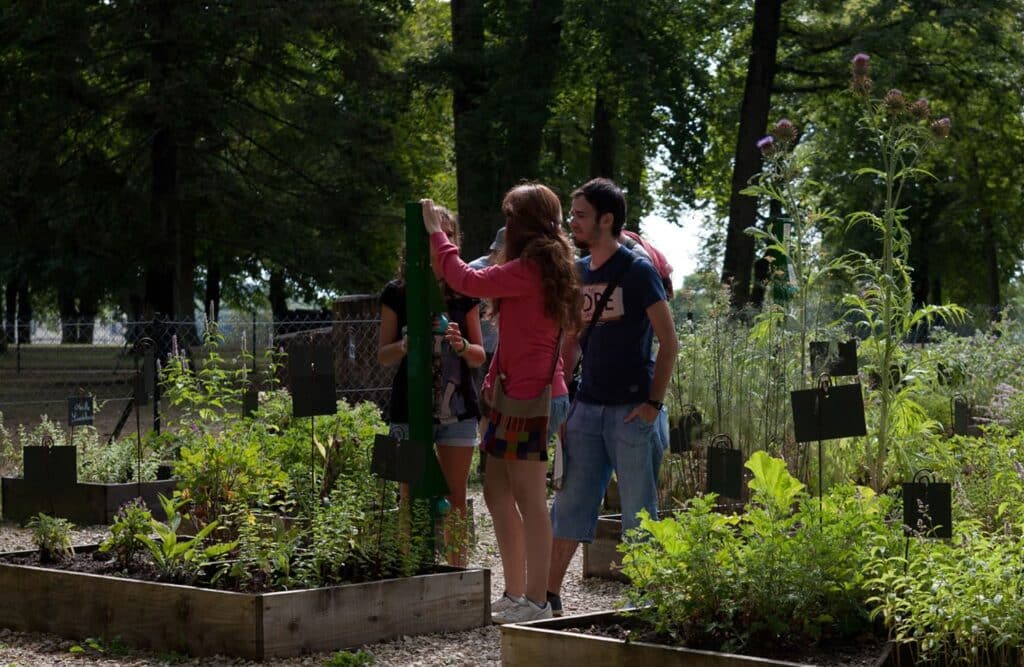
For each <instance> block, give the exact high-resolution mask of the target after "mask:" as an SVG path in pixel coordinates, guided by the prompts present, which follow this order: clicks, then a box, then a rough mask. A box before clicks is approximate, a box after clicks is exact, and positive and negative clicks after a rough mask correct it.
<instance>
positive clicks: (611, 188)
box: [572, 178, 626, 237]
mask: <svg viewBox="0 0 1024 667" xmlns="http://www.w3.org/2000/svg"><path fill="white" fill-rule="evenodd" d="M572 196H573V198H576V197H583V198H584V199H586V200H587V203H588V204H590V205H591V206H593V207H594V210H596V211H597V217H599V218H600V217H601V216H602V215H604V214H605V213H611V214H612V236H614V237H618V236H619V233H620V232H621V231H622V227H623V225H625V224H626V197H625V195H623V194H622V189H621V188H619V186H617V185H615V181H613V180H611V179H608V178H594V179H591V180H589V181H587V182H586V183H584V184H583V185H581V186H580V187H578V188H577V189H576V190H575V191H574V192H573V193H572Z"/></svg>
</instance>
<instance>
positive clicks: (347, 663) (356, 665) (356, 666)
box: [324, 650, 377, 667]
mask: <svg viewBox="0 0 1024 667" xmlns="http://www.w3.org/2000/svg"><path fill="white" fill-rule="evenodd" d="M376 662H377V659H376V658H374V656H373V654H372V653H370V652H369V651H362V650H360V651H356V652H355V653H352V652H349V651H338V652H336V653H332V654H331V655H330V657H328V658H327V659H326V660H324V667H369V665H373V664H376Z"/></svg>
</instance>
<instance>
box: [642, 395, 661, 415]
mask: <svg viewBox="0 0 1024 667" xmlns="http://www.w3.org/2000/svg"><path fill="white" fill-rule="evenodd" d="M644 403H646V404H647V405H649V406H651V407H652V408H654V409H655V410H657V411H658V412H661V409H662V408H663V407H665V404H664V403H662V402H661V401H656V400H654V399H653V398H648V399H647V400H646V401H644Z"/></svg>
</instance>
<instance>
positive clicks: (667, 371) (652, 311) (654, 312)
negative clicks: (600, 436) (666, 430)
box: [625, 300, 679, 423]
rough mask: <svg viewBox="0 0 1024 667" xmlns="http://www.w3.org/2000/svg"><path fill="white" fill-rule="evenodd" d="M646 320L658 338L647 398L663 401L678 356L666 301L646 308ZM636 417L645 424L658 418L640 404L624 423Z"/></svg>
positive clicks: (654, 411)
mask: <svg viewBox="0 0 1024 667" xmlns="http://www.w3.org/2000/svg"><path fill="white" fill-rule="evenodd" d="M647 319H649V320H650V321H651V327H652V328H653V329H654V335H655V336H657V337H658V354H657V356H656V357H655V358H654V378H653V379H652V380H651V392H650V394H648V398H650V399H651V400H655V401H664V400H665V394H666V393H667V392H668V383H669V380H670V379H671V378H672V369H673V368H674V367H675V365H676V357H677V356H678V354H679V339H678V338H677V337H676V327H675V324H674V323H673V322H672V311H671V310H670V309H669V307H668V301H664V300H662V301H656V302H655V303H652V304H651V305H650V306H648V307H647ZM638 416H639V417H640V418H642V419H643V420H644V421H646V422H647V423H653V422H654V420H655V419H657V418H658V410H657V409H655V407H654V406H653V405H648V404H647V403H641V404H640V405H639V406H637V407H636V408H635V409H634V410H633V411H632V412H630V413H629V414H628V415H626V419H625V421H627V422H628V421H632V420H633V418H634V417H638Z"/></svg>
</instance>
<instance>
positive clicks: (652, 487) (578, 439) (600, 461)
mask: <svg viewBox="0 0 1024 667" xmlns="http://www.w3.org/2000/svg"><path fill="white" fill-rule="evenodd" d="M636 407H637V406H636V405H635V404H631V405H594V404H590V403H583V402H581V401H576V402H575V403H574V404H573V406H572V409H571V410H570V411H569V421H568V424H567V426H566V442H565V445H564V447H565V474H564V478H563V481H562V489H561V490H560V491H559V492H558V493H556V494H555V500H554V503H553V504H552V506H551V525H552V529H553V531H554V536H555V537H558V538H561V539H564V540H575V541H578V542H592V541H593V540H594V532H595V529H596V527H597V516H598V512H599V511H600V509H601V500H602V498H603V497H604V492H605V489H606V488H607V487H608V481H609V480H610V479H611V476H612V471H613V470H614V471H615V476H616V477H617V478H618V481H619V497H620V498H621V502H622V531H623V534H625V532H626V531H627V530H629V529H630V528H634V527H636V526H637V525H639V521H637V519H636V514H637V512H639V511H640V510H641V509H646V510H647V511H648V512H649V513H650V515H651V516H654V517H656V516H658V471H659V470H660V469H661V457H662V454H664V452H665V448H666V446H667V444H668V442H667V440H668V439H667V438H666V437H664V435H663V434H664V433H667V432H668V415H667V413H665V412H664V411H662V412H661V413H659V415H658V417H657V419H655V421H654V423H651V424H648V423H647V422H646V421H644V419H643V418H642V417H636V418H634V419H633V420H632V421H630V422H625V421H623V420H624V419H625V417H626V415H628V414H629V413H630V412H632V411H633V409H634V408H636Z"/></svg>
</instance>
